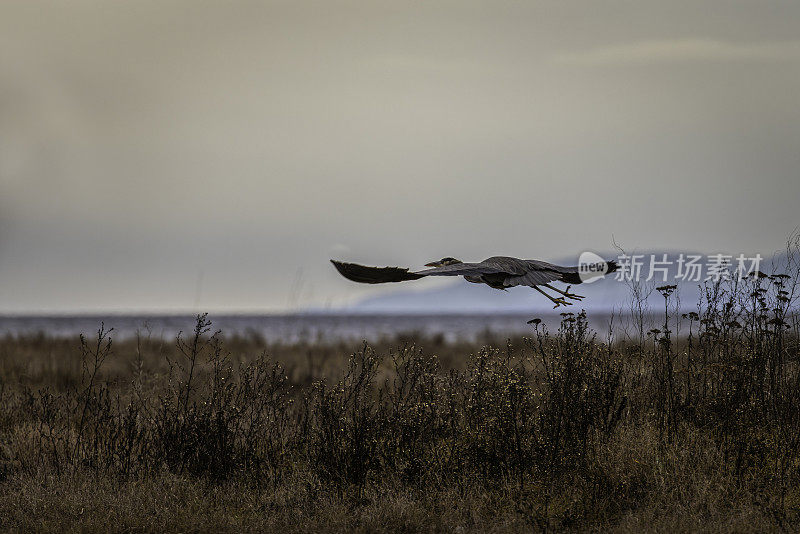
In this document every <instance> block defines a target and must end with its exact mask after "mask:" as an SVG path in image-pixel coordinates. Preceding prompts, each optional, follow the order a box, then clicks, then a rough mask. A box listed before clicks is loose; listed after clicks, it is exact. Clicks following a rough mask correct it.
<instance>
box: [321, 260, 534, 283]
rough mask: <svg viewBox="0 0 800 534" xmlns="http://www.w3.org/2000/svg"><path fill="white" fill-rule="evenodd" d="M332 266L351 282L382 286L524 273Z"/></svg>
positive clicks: (481, 267)
mask: <svg viewBox="0 0 800 534" xmlns="http://www.w3.org/2000/svg"><path fill="white" fill-rule="evenodd" d="M331 263H333V266H334V267H336V270H337V271H339V273H340V274H341V275H342V276H344V277H345V278H347V279H348V280H352V281H353V282H361V283H362V284H383V283H386V282H403V281H405V280H417V279H419V278H422V277H424V276H464V275H472V276H481V275H499V276H502V275H506V276H514V275H517V274H523V273H524V271H520V272H517V271H515V270H513V269H508V268H504V267H503V266H496V265H491V264H487V263H486V262H481V263H457V264H453V265H443V266H442V267H434V268H432V269H425V270H422V271H416V272H413V271H409V270H408V269H406V268H403V267H370V266H367V265H359V264H357V263H344V262H340V261H336V260H331Z"/></svg>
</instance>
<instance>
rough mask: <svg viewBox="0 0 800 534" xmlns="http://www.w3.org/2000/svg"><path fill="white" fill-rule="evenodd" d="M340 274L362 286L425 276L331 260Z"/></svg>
mask: <svg viewBox="0 0 800 534" xmlns="http://www.w3.org/2000/svg"><path fill="white" fill-rule="evenodd" d="M331 263H332V264H333V266H334V267H336V270H337V271H339V273H340V274H341V275H342V276H344V277H345V278H347V279H348V280H352V281H353V282H360V283H362V284H383V283H385V282H403V281H405V280H417V279H419V278H422V277H423V276H425V275H421V274H416V273H410V272H408V269H404V268H402V267H368V266H366V265H358V264H357V263H344V262H340V261H336V260H331Z"/></svg>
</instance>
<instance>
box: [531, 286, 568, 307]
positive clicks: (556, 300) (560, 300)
mask: <svg viewBox="0 0 800 534" xmlns="http://www.w3.org/2000/svg"><path fill="white" fill-rule="evenodd" d="M533 289H535V290H536V291H538V292H539V293H541V294H542V295H544V296H545V297H547V298H549V299H550V300H551V301H553V302H554V303H555V306H553V309H555V308H558V307H559V306H570V305H571V304H572V303H571V302H567V301H566V300H564V298H563V297H551V296H550V295H548V294H547V293H545V292H544V291H542V290H541V289H539V286H533Z"/></svg>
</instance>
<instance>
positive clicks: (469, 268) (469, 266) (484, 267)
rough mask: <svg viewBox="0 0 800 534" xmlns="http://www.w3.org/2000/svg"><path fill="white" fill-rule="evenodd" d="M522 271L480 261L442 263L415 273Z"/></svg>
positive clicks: (510, 274) (449, 274)
mask: <svg viewBox="0 0 800 534" xmlns="http://www.w3.org/2000/svg"><path fill="white" fill-rule="evenodd" d="M523 272H524V271H517V270H516V269H512V268H509V267H508V266H504V265H493V264H491V263H487V262H484V261H482V262H480V263H454V264H452V265H443V266H441V267H433V268H431V269H425V270H423V271H416V274H420V275H422V276H470V275H471V276H480V275H482V274H492V275H495V274H506V275H509V276H513V275H515V274H522V273H523Z"/></svg>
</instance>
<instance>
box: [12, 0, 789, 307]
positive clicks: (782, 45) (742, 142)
mask: <svg viewBox="0 0 800 534" xmlns="http://www.w3.org/2000/svg"><path fill="white" fill-rule="evenodd" d="M798 95H800V2H797V1H787V2H734V1H730V0H725V1H716V2H713V1H710V2H702V3H701V2H696V1H695V0H692V1H687V2H678V1H669V2H663V1H659V2H652V3H651V2H644V1H638V2H629V1H625V2H598V1H596V0H582V1H574V2H562V1H554V2H514V3H504V2H497V1H491V2H488V1H487V2H468V1H465V0H458V1H452V2H437V1H425V2H377V1H373V0H369V1H362V2H346V3H340V2H333V1H329V0H326V1H323V2H319V3H316V2H314V3H312V2H299V1H287V2H274V3H268V2H229V1H224V2H197V1H195V0H191V1H188V0H186V1H176V2H167V1H164V0H158V1H144V0H137V1H136V2H127V1H114V0H83V1H78V0H72V1H70V2H38V1H31V0H3V2H2V3H0V313H15V312H32V311H60V312H68V311H110V310H117V311H129V310H148V311H177V310H185V311H194V310H198V309H199V310H210V311H232V310H237V311H280V310H282V309H286V308H296V307H302V306H339V305H344V304H346V303H348V302H353V301H354V300H357V299H358V298H360V297H363V296H364V295H374V294H375V292H376V291H378V289H377V288H374V287H371V286H357V285H355V284H351V283H350V282H348V281H346V280H344V279H341V278H339V277H338V275H337V274H336V273H335V271H334V270H333V269H332V267H331V266H330V264H329V263H328V262H327V260H328V258H331V257H335V258H340V259H345V260H353V261H361V262H366V263H369V264H382V265H395V264H400V265H409V266H415V267H416V266H420V265H421V264H423V263H426V262H428V261H431V260H433V259H438V258H440V257H442V256H456V257H459V258H462V259H464V260H480V259H483V258H485V257H487V256H491V255H496V254H508V255H514V256H521V257H527V258H540V259H554V258H563V257H565V256H575V257H577V255H578V254H579V253H580V252H581V251H583V250H587V249H589V250H600V251H602V250H610V249H611V248H612V240H616V242H617V243H619V244H621V245H622V246H624V247H626V248H630V249H633V248H640V249H647V250H653V249H662V248H664V249H671V250H691V251H696V250H702V251H707V252H723V251H725V252H732V253H739V252H744V253H755V252H762V253H770V252H772V251H773V250H775V249H777V248H779V247H780V246H781V245H782V243H783V241H784V240H785V238H786V236H787V235H788V234H789V233H790V232H791V231H792V230H793V229H794V228H795V227H797V226H798V224H800V218H799V217H798V215H797V213H798V211H797V202H798V200H800V103H798V102H800V101H798Z"/></svg>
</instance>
